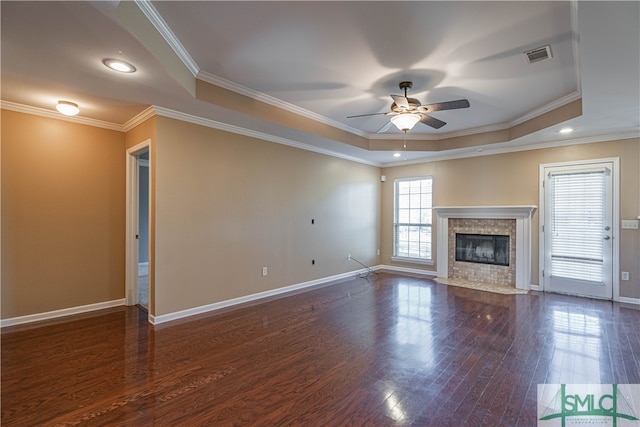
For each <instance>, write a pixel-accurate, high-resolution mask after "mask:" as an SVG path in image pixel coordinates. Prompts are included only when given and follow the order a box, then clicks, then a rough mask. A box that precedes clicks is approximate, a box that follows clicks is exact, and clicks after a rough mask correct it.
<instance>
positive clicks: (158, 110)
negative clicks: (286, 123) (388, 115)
mask: <svg viewBox="0 0 640 427" xmlns="http://www.w3.org/2000/svg"><path fill="white" fill-rule="evenodd" d="M153 109H154V111H155V114H157V115H158V116H162V117H168V118H171V119H176V120H180V121H183V122H188V123H193V124H196V125H200V126H205V127H208V128H213V129H218V130H222V131H225V132H231V133H235V134H238V135H244V136H248V137H251V138H256V139H261V140H264V141H270V142H275V143H277V144H282V145H287V146H289V147H294V148H300V149H302V150H306V151H312V152H314V153H319V154H324V155H327V156H331V157H337V158H340V159H344V160H349V161H352V162H356V163H362V164H366V165H370V166H378V167H379V166H381V164H380V163H377V162H371V161H368V160H363V159H360V158H357V157H353V156H348V155H346V154H340V153H336V152H334V151H331V150H326V149H323V148H319V147H316V146H313V145H309V144H303V143H300V142H298V141H294V140H291V139H287V138H282V137H279V136H275V135H269V134H267V133H264V132H258V131H254V130H251V129H247V128H243V127H240V126H236V125H230V124H227V123H222V122H218V121H215V120H211V119H205V118H202V117H198V116H193V115H191V114H186V113H181V112H179V111H175V110H170V109H168V108H164V107H158V106H154V107H153Z"/></svg>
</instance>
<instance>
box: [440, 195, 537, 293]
mask: <svg viewBox="0 0 640 427" xmlns="http://www.w3.org/2000/svg"><path fill="white" fill-rule="evenodd" d="M536 208H537V207H536V206H442V207H434V211H435V212H436V214H437V222H436V224H437V226H436V227H437V228H436V236H437V237H436V239H437V240H436V248H437V251H436V267H437V275H438V277H439V278H442V279H462V280H468V281H474V282H481V283H492V284H498V285H508V286H513V287H515V288H518V289H529V288H530V286H531V221H532V216H533V213H534V212H535V210H536ZM457 234H467V235H472V234H476V235H484V236H509V237H508V243H506V244H505V242H504V241H503V242H502V243H499V244H498V247H502V248H504V250H505V252H507V250H508V253H509V256H508V263H507V262H503V263H496V262H494V263H491V264H488V263H485V262H484V261H486V260H485V259H482V260H473V259H471V260H464V261H461V260H459V259H458V260H457V259H456V257H458V258H459V254H457V253H456V252H457V251H456V249H455V246H456V241H457V236H456V235H457ZM491 239H493V237H491ZM481 240H482V239H479V240H477V241H476V240H474V241H472V242H471V251H474V250H475V249H474V248H480V249H477V252H478V253H477V256H478V257H479V258H487V259H488V258H489V252H490V251H489V250H488V242H487V241H484V242H483V241H481ZM474 245H475V246H474ZM467 246H469V242H467V244H466V246H465V247H467ZM507 248H508V249H507ZM497 250H500V249H495V248H494V249H493V251H494V258H495V254H496V251H497ZM475 261H482V263H478V262H475Z"/></svg>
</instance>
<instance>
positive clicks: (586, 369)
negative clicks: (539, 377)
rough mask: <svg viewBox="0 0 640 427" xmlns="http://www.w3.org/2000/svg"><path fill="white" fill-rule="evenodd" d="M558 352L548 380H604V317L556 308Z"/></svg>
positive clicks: (555, 342)
mask: <svg viewBox="0 0 640 427" xmlns="http://www.w3.org/2000/svg"><path fill="white" fill-rule="evenodd" d="M552 320H553V323H552V329H551V330H552V334H553V342H554V352H553V356H552V359H551V366H550V372H552V373H553V375H554V376H555V378H549V379H548V380H547V382H548V383H554V382H557V383H561V382H562V383H571V382H575V381H581V382H594V383H597V382H600V379H601V372H600V368H601V366H600V365H601V357H602V355H603V350H604V349H603V342H602V340H603V332H602V327H601V324H600V319H599V318H598V317H595V316H589V315H587V314H584V313H576V312H570V311H568V308H565V309H554V310H553V316H552Z"/></svg>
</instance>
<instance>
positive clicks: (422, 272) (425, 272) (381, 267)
mask: <svg viewBox="0 0 640 427" xmlns="http://www.w3.org/2000/svg"><path fill="white" fill-rule="evenodd" d="M374 269H375V270H376V271H379V270H387V271H393V272H396V273H410V274H418V275H421V276H428V277H436V276H437V273H436V272H435V271H430V270H420V269H418V268H408V267H398V266H396V265H384V264H383V265H378V266H376V267H375V268H374Z"/></svg>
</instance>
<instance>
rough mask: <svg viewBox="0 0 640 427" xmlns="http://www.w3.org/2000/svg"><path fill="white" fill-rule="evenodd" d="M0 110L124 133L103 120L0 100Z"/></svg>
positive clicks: (120, 127) (121, 129)
mask: <svg viewBox="0 0 640 427" xmlns="http://www.w3.org/2000/svg"><path fill="white" fill-rule="evenodd" d="M0 108H2V109H3V110H10V111H15V112H17V113H25V114H31V115H34V116H40V117H48V118H50V119H56V120H63V121H65V122H71V123H78V124H82V125H88V126H95V127H98V128H103V129H109V130H115V131H118V132H124V127H123V126H122V125H119V124H117V123H111V122H105V121H103V120H97V119H91V118H88V117H82V116H65V115H64V114H60V113H58V112H57V111H53V110H48V109H46V108H40V107H32V106H29V105H23V104H17V103H15V102H11V101H2V100H0Z"/></svg>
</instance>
